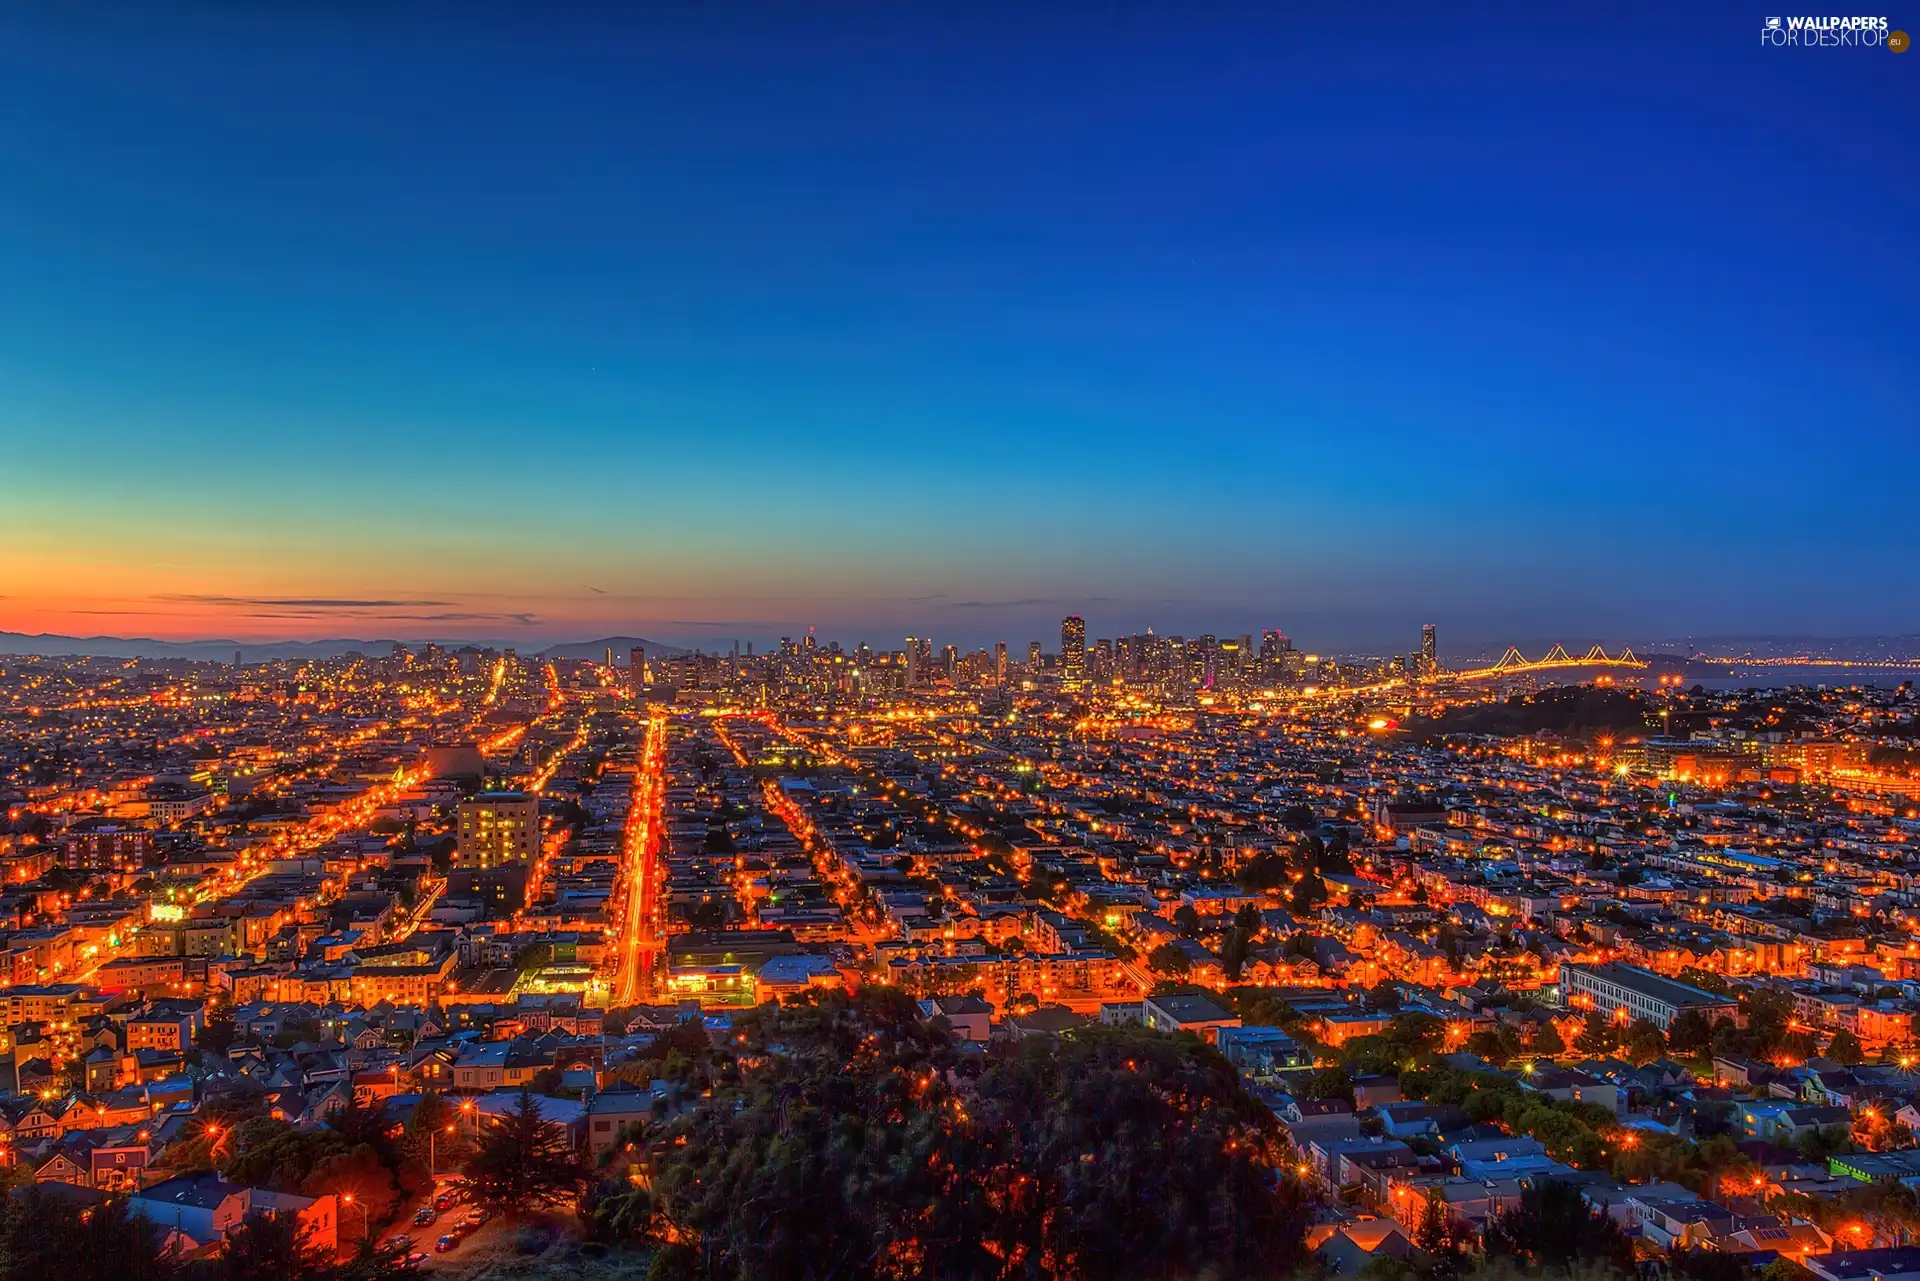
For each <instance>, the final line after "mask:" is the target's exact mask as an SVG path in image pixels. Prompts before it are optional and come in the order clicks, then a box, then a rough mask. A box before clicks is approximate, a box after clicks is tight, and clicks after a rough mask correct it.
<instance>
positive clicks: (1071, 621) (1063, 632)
mask: <svg viewBox="0 0 1920 1281" xmlns="http://www.w3.org/2000/svg"><path fill="white" fill-rule="evenodd" d="M1086 685H1087V623H1086V620H1085V619H1083V618H1081V617H1080V615H1078V614H1068V615H1067V616H1066V617H1065V618H1063V619H1061V620H1060V687H1061V688H1062V689H1069V690H1078V689H1085V688H1086Z"/></svg>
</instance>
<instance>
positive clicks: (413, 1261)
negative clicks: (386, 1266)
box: [407, 1250, 427, 1268]
mask: <svg viewBox="0 0 1920 1281" xmlns="http://www.w3.org/2000/svg"><path fill="white" fill-rule="evenodd" d="M426 1261H427V1252H426V1251H425V1250H415V1251H414V1252H413V1253H412V1254H409V1255H408V1256H407V1266H408V1267H410V1268H417V1267H419V1266H420V1265H421V1264H423V1263H425V1262H426Z"/></svg>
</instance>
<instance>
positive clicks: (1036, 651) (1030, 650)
mask: <svg viewBox="0 0 1920 1281" xmlns="http://www.w3.org/2000/svg"><path fill="white" fill-rule="evenodd" d="M1039 674H1040V642H1039V641H1028V642H1027V675H1029V676H1038V675H1039Z"/></svg>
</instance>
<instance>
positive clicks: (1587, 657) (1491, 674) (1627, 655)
mask: <svg viewBox="0 0 1920 1281" xmlns="http://www.w3.org/2000/svg"><path fill="white" fill-rule="evenodd" d="M1646 665H1647V664H1646V660H1645V659H1643V658H1641V657H1640V656H1639V655H1637V654H1635V653H1634V652H1633V650H1632V649H1631V648H1628V649H1623V650H1621V651H1620V652H1619V653H1618V654H1609V653H1607V651H1606V650H1604V649H1601V648H1600V647H1599V646H1598V645H1595V646H1594V647H1593V648H1592V649H1590V650H1588V651H1587V652H1586V653H1585V654H1582V655H1580V656H1579V657H1578V658H1576V657H1574V656H1573V655H1572V654H1569V653H1568V652H1567V650H1566V647H1565V646H1563V645H1555V646H1554V647H1553V648H1552V649H1550V650H1548V651H1547V652H1546V654H1545V655H1544V656H1542V657H1540V658H1528V657H1527V656H1526V655H1525V654H1522V653H1521V652H1520V651H1519V650H1518V649H1516V648H1514V647H1513V646H1512V645H1509V646H1507V652H1506V653H1504V654H1502V655H1501V656H1500V661H1499V662H1497V663H1495V664H1493V665H1492V666H1491V667H1473V668H1468V669H1466V670H1465V671H1456V672H1436V673H1435V675H1436V676H1438V677H1442V678H1444V679H1447V680H1456V681H1481V680H1495V679H1498V678H1499V677H1502V676H1524V675H1526V674H1527V673H1528V672H1550V671H1558V670H1561V669H1564V668H1568V667H1626V668H1632V669H1634V670H1636V671H1637V670H1643V669H1645V667H1646Z"/></svg>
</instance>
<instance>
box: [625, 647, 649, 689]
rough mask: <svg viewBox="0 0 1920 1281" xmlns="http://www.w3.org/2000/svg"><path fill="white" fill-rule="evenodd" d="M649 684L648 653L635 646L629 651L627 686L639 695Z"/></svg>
mask: <svg viewBox="0 0 1920 1281" xmlns="http://www.w3.org/2000/svg"><path fill="white" fill-rule="evenodd" d="M646 683H647V651H646V649H645V648H643V647H642V646H639V645H635V646H634V647H633V648H632V649H630V650H628V651H627V685H628V687H629V688H630V689H632V690H633V692H634V693H636V694H638V693H639V692H640V691H641V689H642V688H643V687H644V686H645V685H646Z"/></svg>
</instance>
